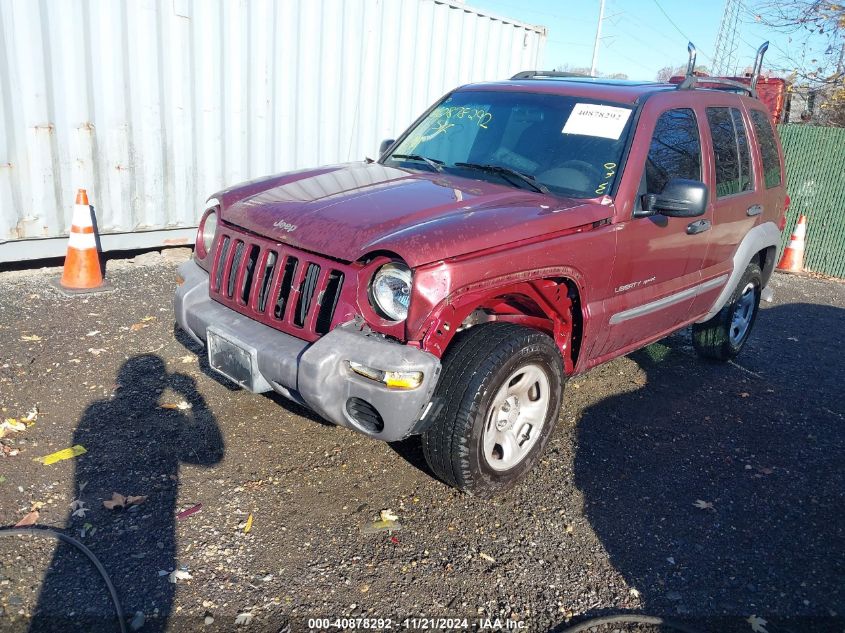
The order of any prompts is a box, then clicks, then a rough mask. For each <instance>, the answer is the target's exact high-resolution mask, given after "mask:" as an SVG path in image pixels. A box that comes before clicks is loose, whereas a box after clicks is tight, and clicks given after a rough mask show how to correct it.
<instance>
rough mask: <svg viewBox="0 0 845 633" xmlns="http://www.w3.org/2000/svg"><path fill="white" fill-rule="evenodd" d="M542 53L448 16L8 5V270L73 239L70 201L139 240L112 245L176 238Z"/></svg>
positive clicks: (231, 7) (317, 1)
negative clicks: (211, 198) (227, 191)
mask: <svg viewBox="0 0 845 633" xmlns="http://www.w3.org/2000/svg"><path fill="white" fill-rule="evenodd" d="M544 41H545V31H544V29H542V28H541V27H532V26H528V25H524V24H520V23H515V22H513V21H508V20H503V19H501V18H496V17H492V16H489V15H486V14H481V13H478V12H476V11H475V10H473V9H471V8H470V7H466V6H464V5H460V4H454V3H451V2H446V1H441V0H248V1H247V0H52V1H47V0H42V1H41V2H37V1H35V0H0V262H2V261H8V260H10V259H28V258H31V257H38V256H46V255H53V254H59V253H63V252H64V244H63V243H59V242H60V240H27V239H24V238H49V237H54V236H60V235H64V234H66V233H67V230H68V228H69V223H70V215H71V209H72V204H73V197H74V194H75V191H76V189H77V188H78V187H86V188H88V190H89V196H90V198H91V203H92V204H93V205H94V207H95V208H96V211H97V216H98V223H99V229H100V232H101V233H104V234H109V233H126V232H132V235H134V236H138V235H141V236H142V238H141V240H138V239H135V240H129V241H127V240H124V241H122V242H114V241H113V242H112V245H113V246H114V245H115V244H117V245H118V246H119V245H120V244H135V245H141V244H142V243H144V241H143V236H147V242H149V241H150V240H152V241H153V243H158V244H160V243H163V242H164V240H166V239H168V238H167V236H168V235H171V237H173V236H179V237H178V239H174V240H172V241H178V240H182V239H185V236H187V235H189V233H188V232H187V231H186V227H193V226H195V225H196V222H197V219H198V217H197V216H198V213H199V210H200V208H201V205H202V203H203V201H204V200H205V198H206V197H207V196H208V195H209V194H210V193H212V192H214V191H216V190H218V189H220V188H222V187H224V186H228V185H230V184H234V183H237V182H240V181H243V180H248V179H250V178H254V177H257V176H261V175H265V174H269V173H274V172H279V171H285V170H290V169H296V168H301V167H309V166H316V165H319V164H325V163H333V162H342V161H348V160H358V159H361V158H363V157H364V156H365V155H369V156H375V155H376V152H377V148H378V143H379V141H380V140H381V139H382V138H384V137H393V136H394V135H396V134H398V133H399V132H401V131H402V129H403V128H405V127H406V126H407V125H408V124H409V123H411V122H412V121H413V120H414V119H415V118H416V117H417V116H418V115H419V114H421V113H422V112H423V110H424V109H425V108H426V107H427V106H428V105H430V104H431V103H432V102H433V101H435V100H436V99H437V98H439V97H440V96H441V95H442V94H443V93H445V92H446V91H447V90H448V89H450V88H453V87H455V86H458V85H460V84H463V83H468V82H472V81H481V80H487V79H502V78H506V77H508V76H510V75H512V74H513V73H515V72H517V71H519V70H525V69H533V68H537V67H540V66H541V63H540V58H541V54H542V49H543V44H544ZM163 229H181V231H179V230H177V231H172V232H170V233H168V232H162V230H163ZM140 231H155V233H140V234H139V233H137V232H140ZM103 243H104V244H105V245H107V246H108V244H109V241H108V240H107V239H104V240H103ZM56 249H58V251H56Z"/></svg>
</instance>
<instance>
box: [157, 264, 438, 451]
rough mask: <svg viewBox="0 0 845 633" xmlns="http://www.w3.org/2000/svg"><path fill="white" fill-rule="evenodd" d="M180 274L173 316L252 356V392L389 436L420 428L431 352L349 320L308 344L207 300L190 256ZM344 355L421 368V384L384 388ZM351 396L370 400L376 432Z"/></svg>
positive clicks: (433, 362)
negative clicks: (361, 328) (379, 423)
mask: <svg viewBox="0 0 845 633" xmlns="http://www.w3.org/2000/svg"><path fill="white" fill-rule="evenodd" d="M179 274H180V275H181V276H182V277H183V278H184V280H185V281H184V283H183V284H182V285H181V286H179V287H178V289H177V290H176V295H175V297H174V299H173V309H174V312H175V315H176V322H177V323H178V324H179V326H180V327H181V328H182V329H183V330H185V331H186V332H187V333H188V334H189V335H190V336H191V337H192V338H194V339H196V340H197V341H198V342H200V343H203V344H205V342H206V339H207V337H208V330H209V329H211V331H212V332H213V333H214V334H217V335H218V336H219V337H221V338H223V339H225V340H228V341H230V342H232V343H233V344H235V345H237V346H238V347H239V348H241V349H243V350H244V351H246V352H247V353H248V354H249V356H251V358H252V363H251V367H252V372H251V373H252V376H251V381H245V384H247V385H248V386H249V388H251V389H252V390H253V391H256V392H262V391H269V390H271V389H272V390H274V391H276V392H278V393H280V394H282V395H284V396H286V397H288V398H290V399H292V400H295V401H297V402H299V403H301V404H305V405H306V406H308V407H309V408H311V409H313V410H314V411H315V412H316V413H318V414H319V415H321V416H322V417H324V418H326V419H328V420H330V421H331V422H334V423H335V424H338V425H340V426H346V427H350V428H353V429H356V430H358V431H361V432H362V433H365V434H366V435H370V436H371V437H375V438H378V439H381V440H385V441H388V442H392V441H396V440H400V439H402V438H404V437H407V436H408V435H409V434H411V433H412V432H415V431H419V430H420V428H421V426H422V425H421V424H420V418H421V417H422V416H423V414H424V413H425V408H426V405H428V403H429V401H430V400H431V395H432V393H433V391H434V387H435V386H436V384H437V378H438V376H439V374H440V361H439V360H438V359H437V357H436V356H434V355H432V354H429V353H428V352H423V351H421V350H418V349H415V348H413V347H409V346H407V345H402V344H401V343H396V342H393V341H390V340H387V339H385V338H383V337H381V336H379V335H377V334H370V333H365V332H361V331H359V330H358V329H357V328H354V327H351V326H340V327H337V328H335V329H334V330H332V331H331V332H329V333H328V334H326V335H325V336H323V337H322V338H320V339H318V340H317V341H315V342H314V343H308V342H307V341H303V340H301V339H298V338H296V337H294V336H291V335H289V334H286V333H284V332H280V331H278V330H275V329H273V328H271V327H269V326H267V325H264V324H263V323H259V322H258V321H254V320H252V319H250V318H248V317H246V316H243V315H241V314H239V313H237V312H235V311H234V310H230V309H228V308H226V307H225V306H223V305H221V304H220V303H217V302H216V301H213V300H212V299H211V298H210V297H209V294H208V273H206V272H205V271H204V270H202V269H201V268H200V267H199V266H197V264H196V263H194V262H193V261H190V262H186V263H185V264H182V266H180V268H179ZM348 361H354V362H358V363H362V364H364V365H368V366H370V367H375V368H378V369H382V370H396V371H421V372H423V375H424V378H423V383H422V385H421V386H420V387H418V388H417V389H413V390H407V391H405V390H395V389H389V388H387V387H386V386H384V385H382V384H380V383H377V382H375V381H372V380H370V379H368V378H364V377H363V376H359V375H358V374H355V373H353V372H351V371H350V370H349V368H348V364H347V362H348ZM353 399H356V400H353ZM351 400H352V401H353V402H356V403H358V405H360V401H363V402H364V403H366V404H368V405H369V407H371V408H372V409H373V410H375V412H377V414H378V416H379V417H380V418H381V421H382V422H383V425H384V428H383V429H382V430H380V431H374V430H373V426H372V425H371V424H366V423H362V421H361V416H360V415H359V412H360V410H361V409H360V406H356V405H354V404H353V405H352V406H350V404H351V403H350V401H351ZM365 417H366V416H365ZM367 419H369V418H367Z"/></svg>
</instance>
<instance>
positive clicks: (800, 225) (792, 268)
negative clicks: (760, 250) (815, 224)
mask: <svg viewBox="0 0 845 633" xmlns="http://www.w3.org/2000/svg"><path fill="white" fill-rule="evenodd" d="M806 237H807V216H806V215H804V214H803V213H802V214H801V215H800V216H798V222H797V223H796V224H795V229H794V230H793V231H792V236H791V237H790V238H789V244H787V245H786V248H785V249H784V250H783V257H781V258H780V262H779V263H778V266H777V269H778V270H780V271H782V272H785V273H800V272H803V271H804V241H805V239H806Z"/></svg>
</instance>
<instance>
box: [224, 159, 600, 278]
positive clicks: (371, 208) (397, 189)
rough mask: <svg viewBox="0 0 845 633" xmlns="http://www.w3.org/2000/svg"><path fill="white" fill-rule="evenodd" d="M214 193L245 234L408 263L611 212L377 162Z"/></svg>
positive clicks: (345, 256)
mask: <svg viewBox="0 0 845 633" xmlns="http://www.w3.org/2000/svg"><path fill="white" fill-rule="evenodd" d="M215 197H216V198H217V199H218V200H219V201H220V203H221V215H222V219H223V220H224V221H225V222H228V223H230V224H234V225H237V226H240V227H242V228H244V229H247V230H249V231H251V232H253V233H257V234H259V235H263V236H265V237H269V238H271V239H274V240H277V241H279V242H283V243H286V244H290V245H291V246H293V247H296V248H301V249H304V250H308V251H311V252H314V253H319V254H323V255H328V256H330V257H334V258H336V259H340V260H344V261H354V260H357V259H359V258H361V257H363V256H364V255H366V254H368V253H371V252H374V251H390V252H393V253H396V254H397V255H399V256H400V257H402V259H404V260H405V261H406V262H407V263H408V264H409V265H410V266H411V267H414V266H419V265H421V264H426V263H429V262H432V261H438V260H441V259H445V258H448V257H455V256H458V255H463V254H466V253H471V252H475V251H479V250H483V249H486V248H492V247H495V246H500V245H503V244H507V243H510V242H515V241H519V240H523V239H528V238H532V237H536V236H537V235H543V234H548V233H553V232H556V231H562V230H566V229H570V228H573V227H577V226H581V225H585V224H590V223H592V222H595V221H598V220H603V219H605V218H608V217H610V216H611V214H612V210H611V208H610V207H609V206H606V205H600V204H597V203H596V202H595V201H592V200H572V199H567V198H559V197H556V196H552V195H545V194H541V193H534V192H532V191H527V190H521V189H514V188H513V187H509V186H504V185H499V184H494V183H490V182H486V181H481V180H474V179H468V178H460V177H456V176H451V175H447V174H439V173H436V172H431V173H428V172H417V171H406V170H403V169H396V168H392V167H387V166H385V165H381V164H378V163H351V164H348V165H336V166H332V167H324V168H321V169H316V170H307V171H300V172H292V173H287V174H282V175H280V176H273V177H270V178H265V179H261V180H256V181H252V182H249V183H245V184H242V185H238V186H236V187H232V188H230V189H226V190H224V191H222V192H220V193H218V194H216V195H215Z"/></svg>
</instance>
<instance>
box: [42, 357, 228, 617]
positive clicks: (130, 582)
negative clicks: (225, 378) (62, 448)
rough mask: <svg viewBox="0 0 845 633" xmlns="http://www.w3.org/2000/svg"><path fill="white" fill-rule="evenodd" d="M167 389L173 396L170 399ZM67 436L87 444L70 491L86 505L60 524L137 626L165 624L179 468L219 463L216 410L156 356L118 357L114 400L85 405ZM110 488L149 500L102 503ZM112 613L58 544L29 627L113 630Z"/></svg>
mask: <svg viewBox="0 0 845 633" xmlns="http://www.w3.org/2000/svg"><path fill="white" fill-rule="evenodd" d="M165 390H168V391H169V392H170V393H171V394H172V395H170V397H169V399H168V401H167V402H165V401H164V398H163V395H164V393H165ZM162 405H165V406H162ZM73 444H80V445H82V446H84V447H85V449H86V450H87V452H86V453H85V454H83V455H80V456H79V457H77V458H76V460H75V468H76V470H75V484H76V485H75V489H76V495H77V498H78V499H79V500H81V501H82V502H84V504H85V505H84V506H82V507H81V509H80V507H79V506H78V505H77V506H74V507H73V508H71V512H69V514H68V518H67V521H66V525H67V527H68V529H67V532H68V533H69V534H70V535H72V536H74V537H76V538H82V540H83V542H84V543H85V544H86V545H87V546H88V547H89V548H90V549H91V550H92V551H93V552H94V554H96V556H97V557H98V558H99V559H100V561H101V562H102V563H103V565H104V566H105V568H106V570H108V572H109V574H110V576H111V578H112V580H113V582H114V584H115V586H116V588H117V593H118V596H120V599H121V601H122V603H123V608H124V611H125V613H126V614H127V617H130V618H131V617H132V616H133V614H135V613H137V612H139V611H140V612H143V614H144V616H145V619H146V623H145V625H144V627H143V630H144V631H158V630H164V629H165V628H166V626H167V620H168V616H169V615H170V612H171V609H172V605H173V595H174V590H175V586H176V585H175V584H173V583H171V582H170V581H169V578H168V576H167V574H162V573H161V572H168V573H169V572H171V571H173V570H174V569H176V568H177V567H178V562H177V559H176V535H175V531H176V526H175V511H176V503H177V497H178V493H179V468H180V465H181V464H183V463H184V464H194V465H201V466H212V465H214V464H217V463H218V462H220V461H221V459H222V458H223V454H224V443H223V437H222V435H221V433H220V429H219V428H218V426H217V423H216V421H215V419H214V416H213V414H212V413H211V411H210V410H209V409H208V408H207V406H206V404H205V401H204V399H203V398H202V396H201V395H200V394H199V393H198V392H197V390H196V385H195V383H194V380H193V379H192V378H191V377H189V376H186V375H183V374H178V373H173V374H171V373H168V372H167V369H166V367H165V363H164V361H163V360H162V359H161V358H159V357H158V356H156V355H152V354H145V355H141V356H135V357H133V358H130V359H129V360H127V361H126V362H125V363H124V364H123V366H122V367H121V368H120V371H119V372H118V376H117V385H116V390H115V395H114V396H113V397H112V398H108V399H104V400H100V401H98V402H95V403H94V404H92V405H91V406H89V407H88V409H87V410H86V411H85V413H84V415H83V416H82V418H81V419H80V420H79V423H78V426H77V428H76V431H75V432H74V436H73ZM115 492H117V493H119V494H121V495H126V496H129V495H132V496H145V497H146V500H144V501H142V502H141V503H138V504H136V505H130V506H127V507H124V508H115V509H112V510H109V509H107V508H106V507H104V505H103V501H105V500H109V499H111V498H112V494H113V493H115ZM74 512H76V514H74ZM83 532H84V534H85V536H84V537H82V536H81V534H82V533H83ZM112 612H113V607H112V605H111V602H110V599H109V596H108V592H107V591H106V588H105V587H104V585H103V583H102V581H101V580H100V579H98V578H97V577H96V573H95V572H94V571H93V569H91V568H90V566H89V563H88V562H87V561H86V560H85V559H84V558H83V557H82V555H81V554H80V553H79V552H78V551H76V550H75V549H74V548H72V547H70V546H68V545H65V544H64V543H62V544H60V545H59V546H58V547H57V549H56V552H55V555H54V557H53V561H52V564H51V566H50V568H49V569H48V570H47V573H46V577H45V579H44V583H43V586H42V589H41V593H40V596H39V600H38V606H37V608H36V611H35V614H34V617H33V620H32V625H31V628H30V630H31V631H38V632H40V631H63V632H64V631H93V630H103V631H109V630H117V627H116V623H115V622H114V619H113V617H112V616H108V617H106V618H105V619H104V616H103V614H110V613H112Z"/></svg>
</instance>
